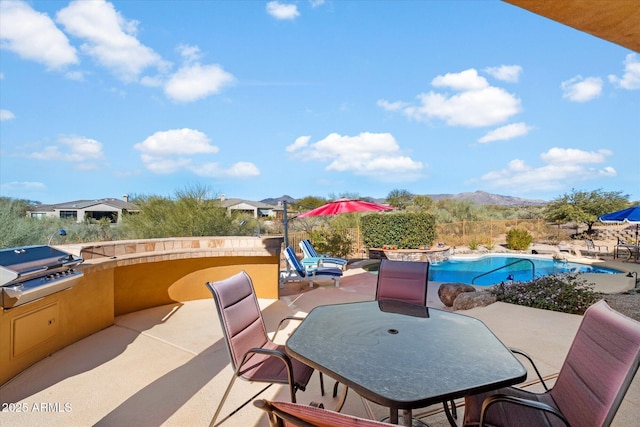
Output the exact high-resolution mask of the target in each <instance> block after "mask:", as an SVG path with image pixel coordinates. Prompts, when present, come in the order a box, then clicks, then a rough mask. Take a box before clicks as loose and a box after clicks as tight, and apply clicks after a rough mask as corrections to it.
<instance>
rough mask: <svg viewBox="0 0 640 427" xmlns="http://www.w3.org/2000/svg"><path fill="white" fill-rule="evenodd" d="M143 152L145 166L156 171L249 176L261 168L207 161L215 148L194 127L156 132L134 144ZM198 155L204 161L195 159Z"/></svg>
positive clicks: (240, 163)
mask: <svg viewBox="0 0 640 427" xmlns="http://www.w3.org/2000/svg"><path fill="white" fill-rule="evenodd" d="M133 148H135V149H136V150H138V151H140V152H141V153H142V154H141V155H140V158H141V159H142V162H143V163H144V165H145V166H146V168H147V169H148V170H150V171H152V172H154V173H158V174H170V173H175V172H179V171H181V170H187V171H189V172H192V173H194V174H196V175H198V176H203V177H234V178H248V177H253V176H257V175H259V174H260V171H259V170H258V168H257V167H255V166H254V165H253V164H252V163H248V162H237V163H235V164H234V165H232V166H231V167H230V168H224V167H222V166H220V165H219V164H218V163H215V162H211V161H207V160H208V159H209V158H210V157H209V156H210V155H212V154H216V153H217V152H218V147H216V146H214V145H211V140H210V139H209V137H208V136H207V135H205V134H204V133H203V132H200V131H198V130H195V129H188V128H185V129H172V130H167V131H160V132H156V133H154V134H153V135H151V136H150V137H148V138H147V139H145V140H144V141H142V142H141V143H138V144H135V145H134V146H133ZM200 156H207V157H205V160H204V161H198V160H199V159H200Z"/></svg>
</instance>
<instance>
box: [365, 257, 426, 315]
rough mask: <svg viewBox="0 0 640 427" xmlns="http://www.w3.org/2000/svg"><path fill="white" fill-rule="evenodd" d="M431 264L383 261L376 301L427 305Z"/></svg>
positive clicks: (379, 272) (379, 273) (379, 271)
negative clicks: (385, 300) (389, 300)
mask: <svg viewBox="0 0 640 427" xmlns="http://www.w3.org/2000/svg"><path fill="white" fill-rule="evenodd" d="M428 281H429V263H428V262H413V261H392V260H388V259H383V260H381V261H380V268H379V270H378V284H377V286H376V300H384V299H391V300H396V301H404V302H409V303H412V304H420V305H427V283H428Z"/></svg>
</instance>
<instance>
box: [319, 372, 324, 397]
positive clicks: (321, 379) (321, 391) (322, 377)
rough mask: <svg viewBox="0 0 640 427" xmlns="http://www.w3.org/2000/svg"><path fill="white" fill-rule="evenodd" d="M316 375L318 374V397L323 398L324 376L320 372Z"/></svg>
mask: <svg viewBox="0 0 640 427" xmlns="http://www.w3.org/2000/svg"><path fill="white" fill-rule="evenodd" d="M318 374H320V395H321V396H324V376H323V375H322V372H320V371H318Z"/></svg>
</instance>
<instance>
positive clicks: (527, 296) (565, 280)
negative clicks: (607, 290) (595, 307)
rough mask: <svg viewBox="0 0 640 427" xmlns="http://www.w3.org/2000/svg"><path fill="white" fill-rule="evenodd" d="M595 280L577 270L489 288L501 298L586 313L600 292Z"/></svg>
mask: <svg viewBox="0 0 640 427" xmlns="http://www.w3.org/2000/svg"><path fill="white" fill-rule="evenodd" d="M593 287H594V284H593V283H587V281H586V279H579V278H578V276H577V275H576V274H551V275H548V276H542V277H539V278H537V279H535V280H533V281H531V282H507V283H501V284H499V285H495V286H492V287H491V288H490V289H489V292H491V293H492V294H494V295H496V297H497V300H498V301H503V302H508V303H511V304H518V305H523V306H526V307H533V308H541V309H544V310H553V311H561V312H563V313H571V314H583V313H584V311H585V310H586V309H587V308H588V307H589V306H590V305H592V304H593V303H595V302H596V301H598V300H599V299H600V295H599V294H598V293H596V292H595V291H594V290H593Z"/></svg>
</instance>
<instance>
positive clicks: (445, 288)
mask: <svg viewBox="0 0 640 427" xmlns="http://www.w3.org/2000/svg"><path fill="white" fill-rule="evenodd" d="M475 291H476V289H475V288H474V287H473V286H471V285H467V284H466V283H443V284H442V285H440V287H439V288H438V296H439V297H440V301H442V303H443V304H444V305H446V306H447V307H451V306H452V305H453V302H454V301H455V300H456V298H457V297H458V295H460V294H461V293H464V292H475Z"/></svg>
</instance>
